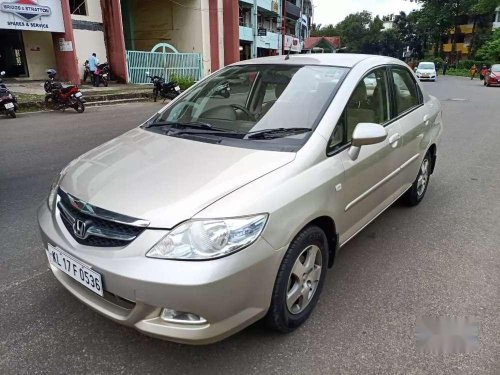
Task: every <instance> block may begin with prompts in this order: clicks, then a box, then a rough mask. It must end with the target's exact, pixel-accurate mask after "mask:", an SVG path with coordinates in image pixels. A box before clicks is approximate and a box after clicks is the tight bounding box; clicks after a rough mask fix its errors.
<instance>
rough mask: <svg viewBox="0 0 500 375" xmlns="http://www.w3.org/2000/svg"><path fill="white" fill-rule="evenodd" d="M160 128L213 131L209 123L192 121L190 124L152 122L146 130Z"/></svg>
mask: <svg viewBox="0 0 500 375" xmlns="http://www.w3.org/2000/svg"><path fill="white" fill-rule="evenodd" d="M160 126H167V127H169V128H173V129H186V128H190V129H205V130H213V126H212V124H209V123H207V122H201V121H190V122H175V121H158V122H152V123H150V124H148V125H146V126H145V128H146V129H148V128H154V127H160Z"/></svg>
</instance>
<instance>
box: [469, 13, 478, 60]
mask: <svg viewBox="0 0 500 375" xmlns="http://www.w3.org/2000/svg"><path fill="white" fill-rule="evenodd" d="M476 24H477V15H474V22H473V23H472V37H471V41H470V46H469V59H470V60H472V59H473V57H474V54H475V51H474V46H475V42H476Z"/></svg>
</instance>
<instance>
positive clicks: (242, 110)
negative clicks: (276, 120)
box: [231, 104, 254, 120]
mask: <svg viewBox="0 0 500 375" xmlns="http://www.w3.org/2000/svg"><path fill="white" fill-rule="evenodd" d="M231 107H232V108H233V109H234V110H235V112H236V110H237V109H239V110H240V111H241V112H243V113H244V114H245V115H246V116H247V118H248V120H253V119H254V116H253V114H252V113H251V112H250V111H249V110H248V108H245V107H243V106H242V105H239V104H231Z"/></svg>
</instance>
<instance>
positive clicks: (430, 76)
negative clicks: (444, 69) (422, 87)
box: [415, 62, 437, 82]
mask: <svg viewBox="0 0 500 375" xmlns="http://www.w3.org/2000/svg"><path fill="white" fill-rule="evenodd" d="M415 74H416V75H417V78H418V79H419V80H421V81H424V80H429V81H433V82H436V78H437V71H436V65H435V64H434V63H433V62H421V63H420V64H418V67H417V70H416V72H415Z"/></svg>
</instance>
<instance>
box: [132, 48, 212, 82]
mask: <svg viewBox="0 0 500 375" xmlns="http://www.w3.org/2000/svg"><path fill="white" fill-rule="evenodd" d="M126 53H127V70H128V82H130V83H150V80H149V78H148V77H147V75H146V72H149V73H150V74H151V75H158V76H163V77H165V79H166V80H169V79H170V77H171V76H172V75H176V76H181V77H190V78H192V79H193V80H195V81H199V80H200V79H201V78H202V75H203V62H202V61H203V60H202V58H201V55H200V54H199V53H164V52H147V51H126Z"/></svg>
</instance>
